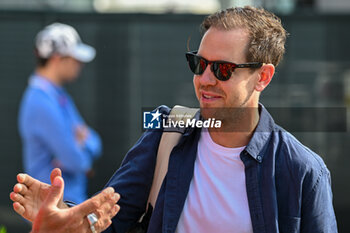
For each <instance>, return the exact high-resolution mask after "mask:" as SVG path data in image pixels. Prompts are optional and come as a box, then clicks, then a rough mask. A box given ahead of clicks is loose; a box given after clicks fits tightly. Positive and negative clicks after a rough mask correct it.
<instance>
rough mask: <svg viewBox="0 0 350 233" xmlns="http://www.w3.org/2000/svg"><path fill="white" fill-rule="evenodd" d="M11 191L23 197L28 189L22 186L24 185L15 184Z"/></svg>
mask: <svg viewBox="0 0 350 233" xmlns="http://www.w3.org/2000/svg"><path fill="white" fill-rule="evenodd" d="M13 191H14V192H15V193H20V194H22V195H25V194H26V193H27V191H28V188H27V186H26V185H24V184H18V183H17V184H15V186H14V187H13Z"/></svg>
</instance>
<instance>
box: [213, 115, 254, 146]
mask: <svg viewBox="0 0 350 233" xmlns="http://www.w3.org/2000/svg"><path fill="white" fill-rule="evenodd" d="M259 117H260V116H259V110H258V108H250V109H247V111H246V112H245V113H244V117H240V118H239V119H229V121H231V122H227V121H226V122H225V121H224V122H223V127H221V128H220V129H215V128H210V129H209V133H210V136H211V138H212V140H213V141H214V142H215V143H217V144H219V145H221V146H224V147H230V148H235V147H242V146H246V145H248V143H249V141H250V139H251V138H252V136H253V133H254V131H255V128H256V127H257V125H258V122H259Z"/></svg>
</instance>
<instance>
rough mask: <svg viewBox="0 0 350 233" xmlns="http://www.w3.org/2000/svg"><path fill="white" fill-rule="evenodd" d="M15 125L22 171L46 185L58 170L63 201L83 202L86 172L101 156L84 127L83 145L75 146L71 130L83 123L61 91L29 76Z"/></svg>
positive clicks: (92, 134)
mask: <svg viewBox="0 0 350 233" xmlns="http://www.w3.org/2000/svg"><path fill="white" fill-rule="evenodd" d="M18 123H19V133H20V136H21V139H22V145H23V161H24V169H25V172H26V173H28V174H29V175H31V176H33V177H34V178H36V179H38V180H40V181H43V182H46V183H50V173H51V170H52V169H53V168H55V167H57V166H58V167H60V168H61V170H62V176H63V179H64V181H65V193H64V199H68V200H71V201H74V202H75V203H81V202H83V201H84V200H85V199H86V198H87V194H86V189H87V177H86V172H87V171H89V170H90V169H91V167H92V163H93V160H94V159H96V158H97V157H99V156H100V154H101V140H100V137H99V135H98V134H97V133H96V132H95V131H94V130H93V129H91V128H88V131H89V132H88V137H87V138H86V140H85V142H84V143H83V144H79V143H78V141H77V139H76V136H75V129H76V127H77V126H79V125H85V122H84V120H83V119H82V117H81V116H80V114H79V112H78V110H77V109H76V107H75V105H74V102H73V100H72V99H71V98H70V96H69V95H68V94H67V92H66V91H65V90H64V88H62V87H60V86H57V85H55V84H53V83H52V82H50V81H49V80H48V79H46V78H44V77H40V76H39V75H38V74H34V75H32V76H31V77H30V80H29V85H28V87H27V89H26V91H25V93H24V96H23V99H22V102H21V106H20V111H19V122H18Z"/></svg>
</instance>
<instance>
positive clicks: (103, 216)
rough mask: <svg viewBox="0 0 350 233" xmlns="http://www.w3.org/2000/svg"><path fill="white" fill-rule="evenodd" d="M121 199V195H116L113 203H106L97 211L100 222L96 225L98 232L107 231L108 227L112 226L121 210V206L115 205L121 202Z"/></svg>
mask: <svg viewBox="0 0 350 233" xmlns="http://www.w3.org/2000/svg"><path fill="white" fill-rule="evenodd" d="M119 198H120V196H119V194H117V193H115V194H114V199H112V201H109V202H106V203H104V204H103V205H102V206H101V207H100V208H98V209H97V211H95V212H94V213H95V214H96V216H97V218H98V222H97V223H96V224H95V229H96V230H97V231H98V232H101V231H103V230H105V229H107V227H108V226H109V225H111V223H112V221H111V219H112V218H113V217H114V216H115V215H116V214H117V213H118V211H119V210H120V207H119V205H116V204H115V201H116V200H119Z"/></svg>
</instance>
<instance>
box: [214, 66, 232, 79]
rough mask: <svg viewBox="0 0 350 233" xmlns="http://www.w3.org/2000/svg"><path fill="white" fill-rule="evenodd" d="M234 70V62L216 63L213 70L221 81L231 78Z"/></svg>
mask: <svg viewBox="0 0 350 233" xmlns="http://www.w3.org/2000/svg"><path fill="white" fill-rule="evenodd" d="M233 70H234V65H233V64H228V63H216V64H215V65H214V66H213V71H214V74H215V76H216V77H217V78H218V79H219V80H221V81H226V80H229V79H230V77H231V75H232V72H233Z"/></svg>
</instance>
